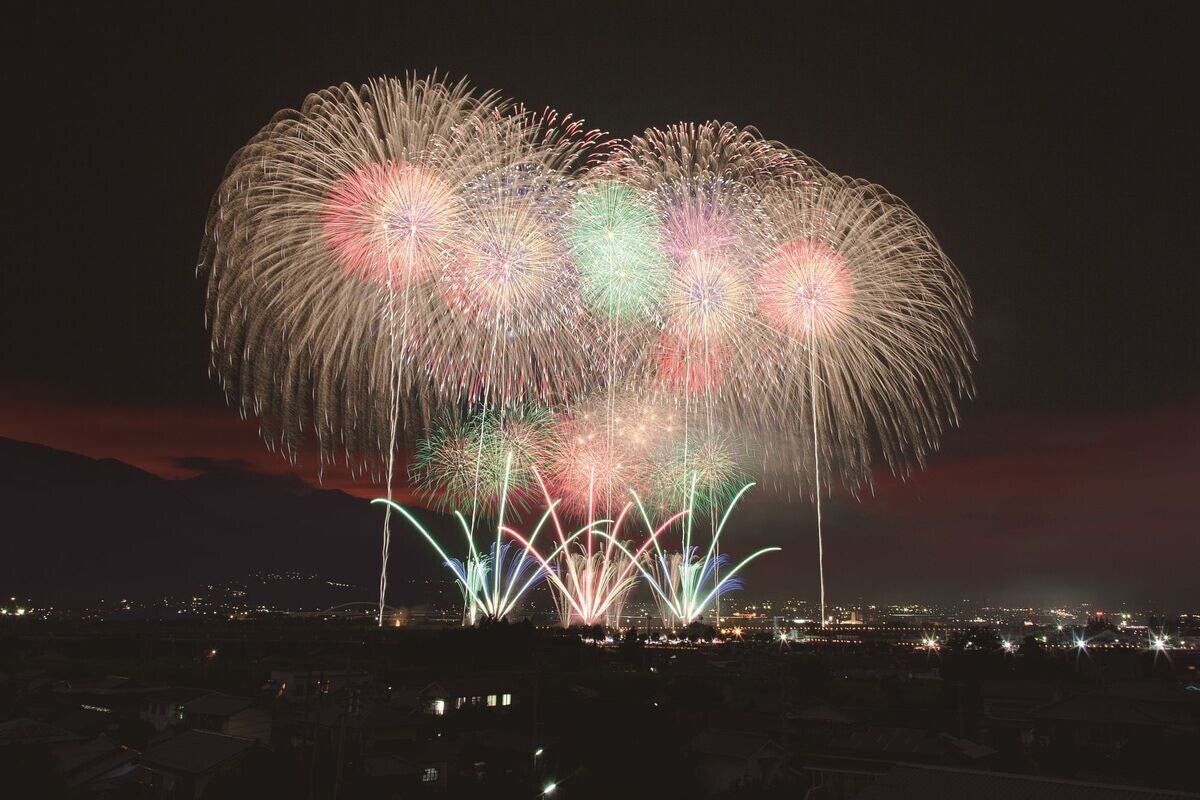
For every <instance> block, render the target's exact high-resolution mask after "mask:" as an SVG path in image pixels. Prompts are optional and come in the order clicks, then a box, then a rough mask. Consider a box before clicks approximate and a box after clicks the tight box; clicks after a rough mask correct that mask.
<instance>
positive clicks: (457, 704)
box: [454, 697, 467, 708]
mask: <svg viewBox="0 0 1200 800" xmlns="http://www.w3.org/2000/svg"><path fill="white" fill-rule="evenodd" d="M466 702H467V698H465V697H456V698H454V707H455V708H462V707H463V704H464V703H466Z"/></svg>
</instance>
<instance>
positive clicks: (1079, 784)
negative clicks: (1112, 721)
mask: <svg viewBox="0 0 1200 800" xmlns="http://www.w3.org/2000/svg"><path fill="white" fill-rule="evenodd" d="M964 797H969V798H972V800H1010V798H1014V797H1019V798H1021V799H1022V800H1178V799H1179V798H1185V797H1191V798H1200V795H1196V794H1191V793H1188V792H1172V791H1167V790H1163V789H1148V788H1141V787H1136V786H1110V785H1107V784H1100V783H1087V782H1084V781H1067V780H1054V779H1049V778H1039V777H1036V776H1033V775H1009V774H1006V773H1001V772H978V771H973V770H966V769H950V768H946V767H925V766H919V765H915V764H901V765H899V766H896V767H893V768H892V769H890V770H888V771H887V772H885V773H884V774H883V775H881V776H879V778H878V779H877V780H876V781H875V782H874V783H872V784H871V785H870V786H869V787H868V788H867V789H866V790H865V791H863V792H862V793H860V794H858V795H855V800H951V799H952V798H953V800H958V798H964Z"/></svg>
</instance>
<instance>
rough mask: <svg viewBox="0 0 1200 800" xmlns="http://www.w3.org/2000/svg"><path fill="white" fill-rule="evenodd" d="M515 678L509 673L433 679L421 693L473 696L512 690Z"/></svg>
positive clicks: (424, 694)
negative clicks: (441, 679) (440, 679)
mask: <svg viewBox="0 0 1200 800" xmlns="http://www.w3.org/2000/svg"><path fill="white" fill-rule="evenodd" d="M512 689H513V680H512V678H511V677H510V676H508V675H486V674H485V675H473V676H469V677H461V678H454V679H451V680H443V681H433V682H432V683H430V684H427V685H426V686H425V688H424V689H422V690H421V691H420V692H419V694H420V696H422V697H428V696H431V695H444V696H446V697H472V696H475V695H487V694H497V693H499V692H511V691H512Z"/></svg>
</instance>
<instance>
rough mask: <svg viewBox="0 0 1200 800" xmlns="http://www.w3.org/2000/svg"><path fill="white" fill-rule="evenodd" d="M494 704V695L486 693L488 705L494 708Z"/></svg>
mask: <svg viewBox="0 0 1200 800" xmlns="http://www.w3.org/2000/svg"><path fill="white" fill-rule="evenodd" d="M495 706H496V695H494V694H489V695H488V707H489V708H495Z"/></svg>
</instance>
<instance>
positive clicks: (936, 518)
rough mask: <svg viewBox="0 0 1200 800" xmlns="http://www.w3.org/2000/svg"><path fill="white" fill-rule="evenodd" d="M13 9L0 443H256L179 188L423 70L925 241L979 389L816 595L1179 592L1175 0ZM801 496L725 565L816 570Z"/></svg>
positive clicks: (100, 450)
mask: <svg viewBox="0 0 1200 800" xmlns="http://www.w3.org/2000/svg"><path fill="white" fill-rule="evenodd" d="M27 5H37V6H38V7H37V8H36V9H30V8H26V9H24V10H23V11H20V12H17V16H16V17H14V18H10V19H9V20H8V23H7V25H6V32H5V34H4V37H5V42H4V47H3V48H0V49H2V50H3V58H4V61H5V76H6V79H7V80H6V103H5V105H6V106H7V108H6V114H5V117H6V119H7V123H6V125H5V129H6V132H7V133H8V134H9V136H10V137H12V136H13V135H14V134H15V137H16V141H15V142H11V141H10V144H9V145H8V147H7V148H6V149H5V162H6V164H5V166H6V172H7V175H6V180H5V190H4V199H5V206H6V214H5V218H6V219H5V230H6V235H5V237H4V250H3V252H4V259H3V261H4V263H3V266H2V267H0V270H2V271H0V276H2V281H3V284H2V289H0V304H2V305H0V308H2V316H0V342H2V343H0V348H2V350H0V354H2V362H0V363H2V364H3V374H2V376H0V436H7V437H11V438H16V439H22V440H26V441H33V442H39V443H44V444H48V445H51V446H54V447H57V448H61V449H65V450H72V451H76V452H82V453H85V454H88V455H91V456H96V457H100V456H112V457H116V458H119V459H122V460H125V461H128V462H129V463H132V464H135V465H137V466H140V467H143V468H145V469H148V470H151V471H153V472H156V473H158V474H160V475H164V476H167V477H184V476H189V475H194V474H196V473H197V471H198V470H204V469H209V468H213V467H214V466H215V467H219V466H221V465H222V464H240V465H243V466H244V467H246V468H250V469H258V470H262V471H284V470H286V469H288V467H287V465H286V464H284V463H283V462H282V461H280V460H278V459H277V458H275V457H274V456H271V455H269V454H268V453H267V452H266V451H265V448H264V447H263V445H262V443H261V442H260V441H259V440H258V439H257V437H256V434H255V426H254V424H253V423H252V422H243V421H240V420H239V419H238V418H237V415H236V414H235V413H234V412H232V411H231V410H229V409H228V408H226V407H225V404H224V401H223V398H222V396H221V394H220V392H219V391H218V390H217V388H216V387H215V385H214V384H213V383H212V382H210V381H209V380H208V378H207V373H206V366H207V334H206V331H205V328H204V323H203V315H202V314H203V296H204V286H203V284H202V283H201V282H199V281H198V280H196V278H195V274H194V269H195V263H196V258H197V253H198V249H199V244H200V238H201V232H202V227H203V223H204V217H205V214H206V211H207V208H208V203H209V199H210V197H211V195H212V193H213V191H214V190H215V188H216V186H217V184H218V181H219V180H220V177H221V174H222V171H223V169H224V166H225V163H226V161H227V160H228V158H229V157H230V156H231V155H232V154H233V152H234V151H235V150H236V149H237V148H238V147H239V146H240V145H241V144H243V143H244V142H245V141H246V140H247V139H248V138H250V137H251V136H252V135H253V134H254V133H255V132H256V131H257V130H258V129H259V128H260V127H261V126H262V125H263V124H264V123H265V122H266V121H267V120H268V119H269V118H270V117H271V115H272V114H273V113H274V112H275V111H276V110H277V109H280V108H284V107H295V106H298V105H299V104H300V103H301V101H302V100H303V98H304V96H305V94H307V93H308V92H310V91H313V90H316V89H319V88H322V87H325V86H329V85H332V84H336V83H340V82H343V81H348V82H351V83H359V82H362V81H363V80H365V79H366V78H368V77H372V76H376V75H381V74H393V75H394V74H400V73H403V72H406V71H410V70H415V71H417V72H419V73H425V72H428V71H431V70H433V69H434V68H437V69H439V70H441V71H444V72H446V73H448V74H449V75H450V76H452V77H455V78H457V77H460V76H464V75H466V76H469V77H470V78H471V80H472V81H473V82H474V83H475V84H476V85H477V86H480V87H483V88H496V89H499V90H501V91H502V92H503V93H504V94H505V95H508V96H511V97H514V98H517V99H520V100H523V101H524V102H525V103H526V104H527V105H529V106H531V107H534V108H540V107H542V106H547V105H548V106H553V107H556V108H558V109H560V110H563V111H570V112H573V113H575V114H577V115H579V116H582V117H584V118H586V120H587V122H588V123H589V125H591V126H595V127H599V128H602V129H604V130H607V131H609V132H611V133H612V134H613V135H616V136H626V135H631V134H634V133H638V132H640V131H642V130H643V129H645V128H646V127H648V126H654V125H659V126H661V125H666V124H669V123H672V122H676V121H680V120H696V121H700V120H706V119H719V120H723V121H729V122H734V123H738V124H742V125H754V126H756V127H757V128H759V130H760V131H761V132H762V133H763V135H765V136H766V137H768V138H771V139H778V140H780V141H783V142H785V143H787V144H789V145H791V146H794V147H797V148H799V149H800V150H803V151H805V152H806V153H808V154H810V155H811V156H813V157H814V158H816V159H817V160H819V161H820V162H822V163H823V164H825V165H826V166H828V167H829V168H831V169H833V170H836V171H838V172H841V173H844V174H849V175H854V176H857V177H865V178H869V179H871V180H873V181H875V182H878V183H880V184H882V185H884V186H886V187H887V188H888V189H890V190H891V191H893V192H894V193H896V194H897V195H899V196H900V197H902V198H904V199H905V200H906V201H907V202H908V203H909V204H910V205H911V206H912V207H913V208H914V209H915V210H916V211H917V213H918V214H920V215H921V216H922V218H923V219H924V220H925V221H926V222H927V223H928V224H929V226H930V227H931V229H932V230H933V231H934V232H935V234H936V235H937V236H938V237H939V239H940V240H941V242H942V244H943V245H944V247H945V249H946V250H947V252H948V253H949V254H950V256H951V257H952V258H953V259H954V261H955V262H956V264H957V265H958V267H959V269H960V270H961V272H962V273H963V274H964V276H965V277H966V280H967V281H968V283H969V285H970V287H971V290H972V293H973V296H974V301H975V306H976V315H975V318H974V320H973V322H972V324H971V329H972V333H973V335H974V337H975V339H976V343H977V345H978V347H979V364H978V366H977V369H976V373H975V374H976V380H977V387H978V392H977V397H976V399H974V400H973V401H970V402H968V403H966V404H965V408H964V413H963V415H962V425H961V428H960V429H959V430H956V431H953V432H951V433H950V434H949V435H948V436H947V437H946V440H945V442H944V447H943V450H942V452H941V453H940V454H938V455H937V456H935V457H934V458H933V459H932V460H931V462H930V464H929V468H928V470H927V471H925V472H923V473H920V474H916V475H913V476H911V477H910V478H909V479H908V480H907V481H905V482H900V481H897V480H895V479H893V478H891V477H890V476H888V475H886V474H880V475H879V476H878V479H877V485H876V492H875V496H874V497H870V496H868V497H866V498H864V499H863V500H862V502H854V501H852V500H850V499H849V498H838V499H835V501H834V502H833V503H832V504H831V513H830V516H829V522H828V527H827V534H826V535H827V545H826V546H827V567H826V569H827V574H828V576H829V587H830V588H829V590H830V597H831V599H832V600H833V601H839V600H852V599H855V598H857V597H860V596H864V597H867V598H868V599H872V600H882V601H888V600H893V599H915V600H944V599H951V598H958V597H972V598H980V599H981V598H982V597H984V596H986V597H988V598H989V599H993V600H997V601H999V600H1005V601H1014V602H1020V601H1026V602H1068V601H1079V600H1090V601H1092V602H1095V603H1097V604H1101V605H1110V604H1115V603H1121V602H1127V603H1130V604H1133V605H1139V604H1141V605H1149V604H1156V605H1164V604H1165V605H1175V606H1176V607H1179V606H1187V607H1189V609H1190V610H1195V607H1197V606H1200V588H1198V587H1200V580H1197V578H1196V564H1198V563H1200V467H1198V466H1197V464H1198V463H1200V461H1198V460H1200V457H1198V453H1200V380H1198V376H1200V369H1198V366H1200V365H1198V363H1197V362H1198V360H1200V359H1198V358H1197V340H1198V337H1197V332H1196V330H1197V326H1196V318H1197V315H1196V311H1195V309H1196V305H1197V288H1198V287H1200V280H1198V279H1197V277H1196V272H1197V269H1198V268H1200V264H1198V263H1197V260H1198V259H1197V254H1198V253H1200V235H1198V233H1197V230H1198V228H1200V226H1198V225H1197V223H1196V216H1197V212H1200V201H1198V200H1197V194H1196V187H1197V185H1198V184H1197V177H1200V176H1198V170H1197V166H1198V164H1200V158H1198V157H1197V142H1198V141H1200V137H1198V133H1200V131H1198V129H1197V104H1196V90H1195V83H1194V80H1195V75H1197V74H1200V58H1198V57H1197V55H1196V54H1197V52H1200V36H1198V35H1197V33H1196V31H1197V30H1198V29H1200V13H1198V12H1197V8H1198V7H1197V5H1196V4H1194V3H1178V4H1141V3H1139V4H1129V6H1128V7H1125V8H1121V7H1117V6H1112V7H1106V6H1104V5H1103V4H1095V3H1088V4H1056V8H1055V9H1053V10H1052V11H1051V12H1050V13H1049V14H1048V13H1047V9H1046V8H1045V7H1043V5H1042V4H1032V5H1029V6H1023V7H1022V6H1018V5H1013V4H1003V5H992V6H991V7H990V8H984V7H983V5H984V4H941V5H938V6H934V5H933V4H928V5H912V6H910V5H907V4H900V3H887V4H884V3H878V4H875V3H869V4H868V3H864V4H856V5H855V7H853V8H843V5H845V4H841V3H830V4H827V5H826V4H821V5H816V4H812V5H809V4H804V3H786V4H783V3H781V4H779V5H777V6H775V5H761V4H755V3H745V2H741V3H727V4H719V5H711V6H705V5H702V4H693V3H688V4H666V3H664V4H650V3H647V4H645V7H642V5H641V4H636V5H632V6H629V7H627V8H622V7H620V6H619V5H618V4H594V3H593V4H583V3H579V4H567V3H560V4H550V3H546V4H538V5H525V4H518V3H496V4H489V5H488V6H486V7H485V6H483V5H476V4H473V3H465V2H464V3H447V4H441V3H423V4H416V3H398V2H386V3H378V4H366V3H363V4H356V3H339V4H330V5H329V6H323V5H318V4H313V3H299V2H293V3H287V4H266V3H262V4H254V6H255V8H244V7H242V6H241V5H230V6H225V7H223V6H221V5H220V4H216V3H195V4H188V5H186V6H185V4H182V3H163V4H154V5H144V6H139V5H138V4H135V3H110V4H86V5H85V4H79V5H74V4H65V3H64V4H59V5H57V6H56V7H50V6H49V4H27ZM247 5H250V4H247ZM22 15H24V18H21V17H22ZM10 16H11V15H10ZM314 466H315V464H314V463H313V460H312V459H309V460H308V461H307V462H306V463H303V464H301V465H300V472H301V474H302V475H304V476H306V477H311V476H312V473H313V471H314ZM328 483H329V484H330V485H333V486H335V487H337V488H345V489H347V490H351V491H354V492H355V493H357V494H361V495H364V496H371V495H373V494H374V492H373V490H372V489H371V487H369V486H366V485H363V484H358V485H352V484H350V483H349V482H348V481H347V480H346V478H345V476H341V475H333V476H331V478H330V480H329V481H328ZM0 513H2V512H0ZM809 516H811V514H809V513H808V509H807V507H803V506H802V504H801V503H800V502H799V501H796V500H792V501H790V503H788V502H785V499H784V498H781V497H778V496H776V495H775V494H774V493H773V492H772V491H770V490H765V491H762V492H760V493H759V494H758V495H757V497H755V499H754V500H753V501H752V502H751V504H750V505H749V506H748V507H747V508H746V509H745V511H744V514H743V516H742V517H741V520H740V521H739V523H738V524H739V529H738V530H736V531H731V534H730V541H731V542H733V541H741V542H744V543H745V546H746V547H749V546H750V545H751V544H761V543H765V542H770V543H779V544H782V545H783V546H784V548H785V550H784V553H783V554H782V555H779V556H775V562H774V564H772V565H767V564H766V562H765V561H764V562H762V563H763V566H762V568H761V569H759V570H758V571H757V572H755V573H753V574H752V575H751V577H750V581H751V582H752V583H754V588H755V589H757V590H761V591H763V592H768V591H778V592H788V593H792V594H796V595H800V596H815V584H816V565H815V541H814V537H813V529H812V525H811V522H809V521H808V517H809ZM734 537H738V538H736V539H735V538H734ZM373 557H374V554H373V553H368V552H364V553H363V558H373Z"/></svg>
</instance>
